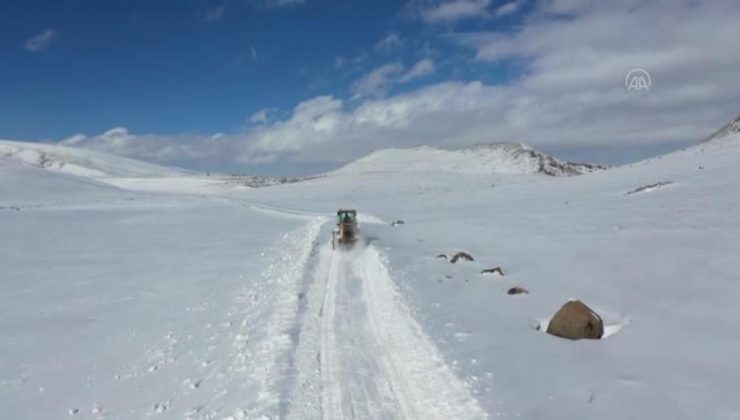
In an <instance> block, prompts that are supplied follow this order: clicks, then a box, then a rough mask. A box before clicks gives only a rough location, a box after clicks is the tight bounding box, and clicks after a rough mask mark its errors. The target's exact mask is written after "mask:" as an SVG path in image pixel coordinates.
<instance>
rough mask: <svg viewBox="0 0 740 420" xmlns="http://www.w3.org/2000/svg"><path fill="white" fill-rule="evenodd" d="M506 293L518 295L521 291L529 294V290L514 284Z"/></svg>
mask: <svg viewBox="0 0 740 420" xmlns="http://www.w3.org/2000/svg"><path fill="white" fill-rule="evenodd" d="M506 293H508V294H510V295H520V294H522V293H526V294H529V290H527V289H525V288H523V287H519V286H514V287H512V288H511V289H509V290H507V291H506Z"/></svg>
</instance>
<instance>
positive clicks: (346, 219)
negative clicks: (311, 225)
mask: <svg viewBox="0 0 740 420" xmlns="http://www.w3.org/2000/svg"><path fill="white" fill-rule="evenodd" d="M357 236H358V230H357V210H354V209H339V210H337V228H336V229H335V230H334V231H333V232H332V238H331V247H332V249H337V247H338V246H341V247H343V248H347V249H348V248H352V246H353V245H354V244H355V242H356V241H357Z"/></svg>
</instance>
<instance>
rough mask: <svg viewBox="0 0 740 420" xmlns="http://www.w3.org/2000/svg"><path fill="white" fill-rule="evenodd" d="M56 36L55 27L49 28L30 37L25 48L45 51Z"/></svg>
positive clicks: (32, 50) (24, 45)
mask: <svg viewBox="0 0 740 420" xmlns="http://www.w3.org/2000/svg"><path fill="white" fill-rule="evenodd" d="M55 36H56V30H54V29H53V28H49V29H47V30H45V31H43V32H41V33H40V34H38V35H36V36H34V37H32V38H29V39H28V40H27V41H26V42H25V43H24V44H23V48H25V49H26V51H30V52H41V51H44V50H45V49H46V48H47V47H48V46H49V43H51V41H52V40H53V39H54V37H55Z"/></svg>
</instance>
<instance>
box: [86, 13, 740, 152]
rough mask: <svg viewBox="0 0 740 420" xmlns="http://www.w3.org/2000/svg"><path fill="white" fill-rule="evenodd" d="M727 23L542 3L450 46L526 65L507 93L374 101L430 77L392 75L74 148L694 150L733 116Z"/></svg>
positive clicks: (738, 90) (471, 86)
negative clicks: (237, 121) (263, 109)
mask: <svg viewBox="0 0 740 420" xmlns="http://www.w3.org/2000/svg"><path fill="white" fill-rule="evenodd" d="M563 14H567V15H568V16H567V18H566V19H562V18H561V17H562V15H563ZM554 15H557V16H554ZM739 20H740V3H737V2H736V1H734V0H712V1H709V0H707V1H704V2H697V1H696V0H655V1H646V0H639V1H638V0H625V1H623V2H591V1H586V0H553V1H547V2H544V3H542V4H541V6H540V7H539V9H538V10H536V11H535V12H534V13H533V15H532V16H529V17H528V19H527V20H526V21H525V23H524V25H523V26H522V27H521V29H520V30H518V31H516V32H514V33H477V34H465V35H460V36H458V37H457V38H456V39H457V40H458V41H459V42H460V43H461V44H462V45H464V46H466V48H472V49H474V51H475V52H476V56H477V60H478V64H477V65H481V66H487V65H497V64H498V63H499V62H506V61H507V60H510V59H514V60H516V62H517V63H523V64H524V65H526V69H525V71H524V72H523V73H522V74H521V75H520V77H519V78H517V79H515V80H513V81H511V82H509V83H507V84H501V85H487V84H484V83H481V82H477V81H472V82H444V83H438V84H434V85H430V86H426V87H423V88H420V89H417V90H415V91H412V92H406V93H403V94H396V95H392V96H389V97H382V95H381V96H378V95H377V92H378V91H385V92H387V90H388V89H389V88H390V87H391V86H393V84H395V83H401V81H402V79H403V78H404V77H410V75H412V74H424V73H425V71H426V72H429V71H430V70H429V69H430V68H431V70H433V64H434V63H433V62H431V60H430V63H429V64H420V63H423V62H424V60H422V61H420V62H419V63H416V65H414V66H412V67H411V69H404V67H403V66H402V65H401V64H400V63H390V64H387V65H386V66H381V67H379V68H377V69H375V70H373V71H372V72H370V73H368V74H367V75H366V76H365V77H363V78H362V79H360V80H358V81H357V82H356V83H355V85H354V90H355V91H356V92H353V93H355V94H357V93H359V92H362V95H361V96H359V97H357V98H355V100H352V101H345V100H342V99H339V98H336V97H333V96H320V97H316V98H313V99H310V100H307V101H304V102H301V103H300V104H298V105H297V106H296V107H295V108H294V109H292V112H291V113H290V114H289V115H288V116H287V117H285V118H282V119H273V120H268V121H267V122H265V123H262V124H260V125H257V126H254V127H250V128H249V129H247V130H245V131H243V132H240V133H236V134H227V135H224V136H220V137H218V138H216V139H212V138H210V137H207V136H187V135H184V136H170V137H167V136H153V135H141V136H139V135H132V134H130V133H128V132H123V131H120V130H119V131H114V132H113V133H107V134H103V135H101V136H97V137H93V138H85V139H84V140H79V137H78V138H77V139H76V140H75V142H76V143H75V144H76V145H78V146H84V147H98V148H101V149H107V150H108V151H114V152H117V153H121V154H126V155H128V156H134V157H140V158H149V159H153V160H160V161H167V160H179V161H182V160H187V159H197V160H198V162H202V161H203V160H205V161H212V162H221V163H223V162H229V163H233V162H235V161H238V162H243V163H247V164H250V163H259V162H261V163H264V162H280V161H296V162H326V161H333V162H344V161H347V160H349V159H353V158H356V157H358V156H360V155H362V154H365V153H367V152H370V151H372V150H375V149H378V148H383V147H405V146H415V145H420V144H428V145H442V146H462V145H466V144H472V143H478V142H485V141H501V140H511V141H523V142H526V143H529V144H531V145H532V146H534V147H546V148H548V149H552V148H553V147H556V146H557V147H579V148H592V147H601V146H609V147H612V148H615V149H617V148H619V147H622V146H625V147H628V146H632V147H641V146H645V147H649V146H655V145H658V144H672V143H673V142H678V141H691V140H693V141H698V140H700V139H702V138H703V137H705V136H706V135H709V134H710V133H711V132H712V131H714V130H716V129H717V128H719V126H721V125H722V124H724V123H725V122H726V121H727V120H729V119H731V118H734V117H736V116H737V114H739V113H740V109H739V108H738V104H740V78H738V77H737V69H738V68H740V53H738V50H737V39H740V25H737V24H736V22H737V21H739ZM615 34H616V35H615ZM430 64H431V65H430ZM636 67H641V68H645V69H647V70H648V71H649V72H650V73H651V75H652V79H653V86H652V88H651V90H650V91H647V92H631V91H628V90H627V89H626V88H625V86H624V77H625V75H626V74H627V72H628V71H629V70H630V69H632V68H636ZM415 68H416V69H417V71H415V70H414V69H415ZM418 69H422V70H423V69H427V70H425V71H421V70H418ZM427 74H428V73H427Z"/></svg>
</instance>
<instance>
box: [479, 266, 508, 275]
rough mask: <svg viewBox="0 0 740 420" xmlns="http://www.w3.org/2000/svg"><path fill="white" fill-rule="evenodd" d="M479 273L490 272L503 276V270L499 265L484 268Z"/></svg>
mask: <svg viewBox="0 0 740 420" xmlns="http://www.w3.org/2000/svg"><path fill="white" fill-rule="evenodd" d="M480 273H481V274H486V273H491V274H496V273H498V274H500V275H502V276H505V275H506V274H504V270H503V269H502V268H501V267H493V268H486V269H485V270H483V271H481V272H480Z"/></svg>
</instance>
